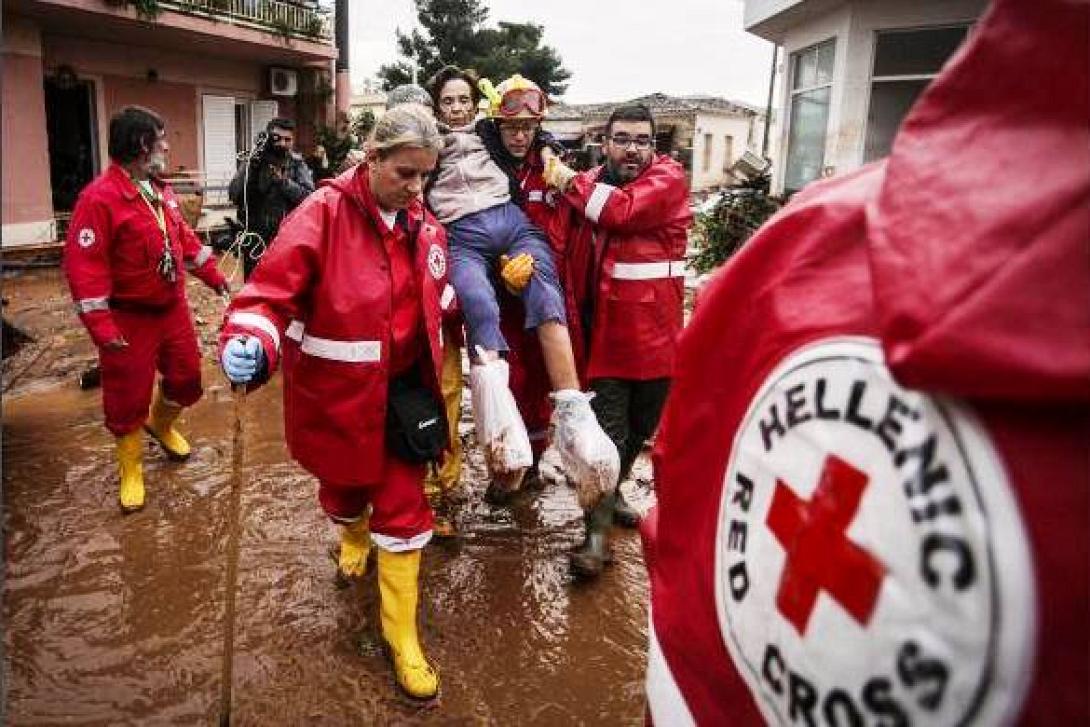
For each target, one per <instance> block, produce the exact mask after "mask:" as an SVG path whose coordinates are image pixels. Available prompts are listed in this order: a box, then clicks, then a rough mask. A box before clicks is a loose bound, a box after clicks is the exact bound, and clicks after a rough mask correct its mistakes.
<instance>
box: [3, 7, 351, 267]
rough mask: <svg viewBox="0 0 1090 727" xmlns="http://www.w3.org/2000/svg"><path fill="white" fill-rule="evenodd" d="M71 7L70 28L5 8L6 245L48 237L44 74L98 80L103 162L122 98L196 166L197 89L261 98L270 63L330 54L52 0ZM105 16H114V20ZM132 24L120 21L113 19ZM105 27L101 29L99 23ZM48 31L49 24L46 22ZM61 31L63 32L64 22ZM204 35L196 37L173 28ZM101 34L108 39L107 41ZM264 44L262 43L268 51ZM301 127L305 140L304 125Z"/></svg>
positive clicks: (175, 19) (225, 28) (297, 110)
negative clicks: (159, 125)
mask: <svg viewBox="0 0 1090 727" xmlns="http://www.w3.org/2000/svg"><path fill="white" fill-rule="evenodd" d="M53 4H54V5H56V6H58V7H65V8H68V9H69V10H70V11H71V12H72V13H73V14H72V16H71V22H70V23H69V24H68V25H65V26H60V25H58V24H57V23H55V22H54V23H49V24H46V25H41V26H40V25H39V23H40V21H38V20H35V19H33V18H30V17H26V16H21V15H17V14H16V13H15V12H12V11H10V10H9V9H8V8H5V9H4V12H3V41H4V48H3V52H4V55H3V99H2V100H3V175H2V176H3V234H4V245H5V246H9V245H10V244H12V243H15V244H25V243H28V242H48V241H51V240H52V239H53V238H52V234H53V230H54V227H55V226H54V222H53V209H52V191H51V188H50V176H49V142H48V137H47V131H46V109H45V92H44V89H43V83H44V80H45V78H47V77H52V76H53V75H54V74H55V73H56V72H57V69H58V68H59V67H61V66H67V67H70V68H71V69H72V70H73V71H74V72H75V75H76V77H77V78H78V79H80V80H85V81H90V82H91V83H92V84H93V87H94V104H95V117H96V119H95V120H96V131H97V142H98V151H99V154H98V157H99V162H100V171H101V168H104V167H105V166H106V165H107V164H108V163H109V155H108V151H107V149H108V131H109V119H110V116H111V115H112V114H113V113H115V112H116V111H117V110H118V109H120V108H121V107H123V106H125V105H128V104H138V105H142V106H147V107H149V108H152V109H154V110H156V111H157V112H159V113H160V114H161V115H162V116H163V117H164V119H165V120H166V123H167V133H168V135H169V139H170V143H171V158H170V163H171V169H172V171H173V170H178V169H180V168H185V169H189V170H191V169H198V168H200V167H201V166H202V164H203V159H202V157H203V138H202V129H203V122H202V104H201V97H202V95H203V94H216V95H225V96H233V97H235V98H240V99H260V98H266V97H267V94H266V93H265V89H266V78H265V73H266V71H267V68H268V66H270V65H281V66H288V67H299V66H304V65H311V66H314V67H326V66H327V65H328V63H329V60H330V59H332V58H333V57H334V56H335V49H333V48H332V47H331V46H328V45H327V44H317V43H311V42H308V41H301V40H296V41H293V43H292V45H291V46H290V49H289V48H288V47H285V46H284V45H283V44H282V42H281V41H280V40H279V39H277V38H275V36H273V35H271V34H269V33H264V32H260V31H257V30H253V29H249V28H240V27H236V26H233V25H231V24H228V23H217V24H215V27H214V32H210V31H209V29H208V25H209V21H207V20H204V19H200V18H194V17H189V16H185V15H183V14H176V13H169V12H168V13H164V14H163V15H161V16H160V17H159V19H158V20H157V22H156V25H155V27H154V29H153V30H152V31H151V32H149V31H148V29H147V26H146V24H145V23H143V22H138V19H137V18H136V16H135V15H134V12H133V11H132V10H131V8H120V7H114V6H111V5H109V4H107V3H104V2H102V0H55V1H54V3H53ZM105 16H114V19H109V18H106V17H105ZM122 16H125V17H129V18H130V21H131V22H127V24H126V23H122V24H120V25H118V24H117V23H118V22H119V21H117V20H116V18H118V17H122ZM100 19H101V20H102V21H105V22H109V23H114V24H115V25H114V26H111V27H112V28H115V29H116V30H117V32H116V33H106V34H104V33H103V32H102V28H101V27H99V28H98V31H97V32H92V33H88V34H89V35H96V36H98V37H96V38H91V37H83V33H84V31H85V29H87V28H89V27H92V26H96V27H97V24H98V23H99V22H100ZM102 27H105V26H102ZM43 28H47V29H43ZM62 28H63V29H62ZM182 31H185V32H190V33H192V32H201V33H203V34H204V35H202V36H201V37H198V38H196V40H195V42H190V41H183V40H180V39H179V38H180V36H179V32H182ZM102 38H108V39H106V40H103V39H102ZM264 49H268V52H267V53H266V52H265V50H264ZM278 101H279V107H280V113H281V114H282V115H284V116H287V117H289V118H295V119H297V120H298V119H309V118H315V117H318V118H320V116H321V115H322V114H320V113H319V111H320V110H319V109H317V108H313V107H315V99H313V98H311V97H309V96H308V97H304V96H298V97H296V98H280V99H278ZM306 126H307V125H306V124H304V125H303V127H302V128H301V129H300V131H301V132H302V133H300V134H299V137H300V139H299V141H300V142H301V143H307V138H309V136H310V135H311V134H310V130H309V129H307V128H306Z"/></svg>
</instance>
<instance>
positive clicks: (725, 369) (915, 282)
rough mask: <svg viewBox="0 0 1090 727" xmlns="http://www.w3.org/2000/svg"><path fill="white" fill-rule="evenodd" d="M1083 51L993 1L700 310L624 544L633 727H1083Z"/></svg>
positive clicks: (1088, 375)
mask: <svg viewBox="0 0 1090 727" xmlns="http://www.w3.org/2000/svg"><path fill="white" fill-rule="evenodd" d="M1088 28H1090V4H1087V3H1086V2H1067V1H1065V0H1042V1H1041V2H1035V3H1025V2H1020V1H1019V0H997V2H995V3H994V4H993V5H992V7H991V8H990V9H989V10H988V12H987V13H986V14H985V15H984V16H983V17H982V18H981V20H980V22H979V23H977V24H976V25H975V27H974V28H973V31H972V33H970V34H969V35H968V38H967V40H966V41H965V45H964V46H963V47H962V48H961V49H960V50H958V51H957V53H956V54H955V55H954V56H953V57H952V58H951V59H950V60H949V61H948V62H947V64H946V66H945V68H944V69H943V71H942V73H941V74H940V75H939V77H938V78H937V79H936V80H935V81H934V82H933V83H932V84H931V85H930V86H929V87H928V88H927V89H926V90H924V92H923V94H922V95H921V96H920V98H919V99H918V100H917V101H916V103H915V105H914V106H913V108H912V109H911V110H910V111H909V112H908V115H907V117H906V118H905V120H904V122H903V123H902V125H901V127H900V130H899V132H898V134H897V136H896V138H895V140H894V142H893V148H892V152H891V154H890V156H889V157H888V158H887V159H885V160H882V161H880V162H876V163H874V164H871V165H869V166H866V167H863V168H862V169H859V170H856V171H854V172H851V173H848V174H845V175H843V176H841V177H839V178H835V179H830V180H825V181H820V182H814V183H813V184H812V185H811V186H809V187H807V188H805V189H803V190H802V191H801V192H799V193H798V194H797V195H796V196H795V197H794V198H793V199H792V201H791V202H790V204H789V205H787V207H785V208H784V209H783V210H781V211H780V212H779V213H778V214H777V215H776V216H775V217H773V218H772V220H771V221H769V222H768V223H767V224H765V225H764V227H763V228H762V229H761V230H759V231H758V232H757V234H756V235H755V236H754V237H753V238H752V239H751V240H750V241H749V242H748V243H747V244H746V245H745V247H743V248H742V250H741V251H740V252H739V253H738V254H737V255H736V256H735V257H734V258H733V259H731V260H730V261H729V262H728V263H727V264H726V265H725V266H724V267H723V269H721V270H720V271H719V272H718V273H716V275H715V276H714V277H713V278H712V280H711V281H710V282H709V283H708V285H707V287H706V288H705V289H704V290H703V291H702V292H701V293H700V295H699V296H698V300H697V304H696V308H695V311H694V313H693V316H692V320H691V321H690V323H689V325H688V326H687V328H686V329H685V332H684V333H683V334H682V336H681V340H680V343H679V349H678V356H677V367H676V376H675V379H674V385H673V390H672V392H671V394H670V402H669V404H668V405H667V407H666V411H665V412H664V414H663V420H662V425H661V428H660V430H659V433H658V436H657V437H656V443H655V451H654V455H653V459H654V464H655V478H656V482H657V495H658V504H657V506H656V508H655V509H653V510H652V511H651V513H650V514H649V515H648V517H647V518H646V519H645V521H644V525H643V527H642V529H643V531H644V532H643V534H644V545H645V555H646V561H647V564H648V570H649V575H650V579H651V608H650V612H651V627H650V629H649V635H650V642H651V644H650V654H649V660H648V674H647V696H648V702H649V707H650V716H651V719H652V721H653V722H654V723H656V724H660V725H684V724H694V723H695V724H708V725H713V724H734V725H757V724H765V723H771V724H783V725H786V724H840V725H849V724H851V725H855V724H860V725H861V724H900V725H908V724H927V725H949V724H974V725H1002V724H1032V725H1061V724H1065V725H1066V724H1083V723H1085V722H1086V719H1087V715H1088V714H1090V700H1088V692H1087V688H1086V685H1087V681H1088V678H1090V669H1088V659H1090V656H1088V654H1090V652H1088V649H1087V643H1088V638H1090V632H1088V626H1087V623H1088V620H1087V614H1088V613H1090V583H1088V570H1087V562H1088V557H1090V538H1088V530H1090V529H1088V527H1087V513H1088V512H1090V487H1088V483H1090V459H1088V458H1087V443H1088V442H1090V304H1088V295H1090V244H1088V240H1090V238H1088V230H1090V128H1088V124H1087V119H1088V118H1090V78H1088V69H1090V64H1088V63H1087V59H1088V56H1090V44H1088V31H1087V29H1088ZM1026 159H1037V160H1046V161H1045V162H1044V166H1043V167H1042V168H1041V169H1040V173H1025V172H1024V170H1023V172H1020V173H1012V172H1011V170H1012V169H1014V168H1017V167H1019V166H1020V165H1021V164H1022V163H1023V162H1024V160H1026Z"/></svg>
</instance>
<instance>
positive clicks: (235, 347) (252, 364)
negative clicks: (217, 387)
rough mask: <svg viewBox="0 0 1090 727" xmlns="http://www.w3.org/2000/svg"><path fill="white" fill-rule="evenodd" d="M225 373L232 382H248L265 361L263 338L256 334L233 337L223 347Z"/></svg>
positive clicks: (222, 361)
mask: <svg viewBox="0 0 1090 727" xmlns="http://www.w3.org/2000/svg"><path fill="white" fill-rule="evenodd" d="M220 363H222V364H223V373H225V374H227V378H228V379H230V380H231V383H232V384H248V383H250V381H252V380H253V378H254V374H256V373H257V372H258V370H259V369H261V368H262V367H263V365H264V363H265V351H264V349H262V348H261V340H260V339H258V338H257V337H255V336H240V337H238V338H232V339H231V340H230V341H228V342H227V345H226V346H224V347H223V357H222V360H221V362H220Z"/></svg>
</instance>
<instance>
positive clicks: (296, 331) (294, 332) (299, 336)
mask: <svg viewBox="0 0 1090 727" xmlns="http://www.w3.org/2000/svg"><path fill="white" fill-rule="evenodd" d="M284 335H285V336H287V337H288V338H290V339H291V340H293V341H295V342H296V343H299V342H300V341H302V340H303V322H302V321H292V322H291V323H289V324H288V329H287V330H286V331H284Z"/></svg>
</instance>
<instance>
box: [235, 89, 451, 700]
mask: <svg viewBox="0 0 1090 727" xmlns="http://www.w3.org/2000/svg"><path fill="white" fill-rule="evenodd" d="M440 143H441V142H440V137H439V132H438V129H437V127H436V124H435V121H434V119H433V118H432V116H431V114H430V112H429V111H428V110H427V109H425V108H424V107H422V106H420V105H418V104H404V105H402V106H398V107H395V108H392V109H390V110H389V111H387V112H386V114H385V115H384V116H383V117H382V119H381V120H380V121H379V122H378V124H377V125H376V126H375V129H374V131H373V133H372V138H371V140H370V142H369V144H368V151H367V159H366V162H365V163H363V164H360V165H359V166H357V167H354V168H353V169H350V170H349V171H347V172H345V173H343V174H342V175H340V176H339V177H337V178H336V179H334V180H330V181H327V182H324V183H323V184H322V186H321V187H319V189H318V191H317V192H315V193H314V194H312V195H311V196H310V197H308V198H307V199H306V200H305V201H304V202H303V203H302V204H301V205H300V207H299V208H298V209H296V210H295V212H294V213H293V214H292V215H290V216H289V217H288V218H287V219H286V220H285V222H284V225H283V226H282V227H281V229H280V232H279V234H278V235H277V238H276V244H275V245H273V246H272V247H271V248H270V249H269V252H268V253H266V255H265V258H264V260H263V262H262V263H261V265H260V266H258V268H257V269H256V270H255V271H254V275H253V277H252V278H251V279H250V281H249V282H248V283H247V284H246V286H245V287H244V288H243V289H242V290H241V291H240V292H239V294H238V296H237V297H236V298H235V300H234V302H233V303H232V305H231V306H230V308H229V309H228V312H227V314H226V319H225V323H224V327H223V331H222V334H221V339H220V341H221V362H222V364H223V368H224V371H225V373H226V374H227V377H228V378H229V379H230V380H231V381H232V382H234V383H236V384H238V383H245V384H248V385H250V386H251V387H253V386H259V385H261V384H262V383H264V382H265V381H267V380H268V379H269V377H270V376H271V375H272V374H273V372H275V370H276V368H277V365H278V364H279V363H280V361H281V360H283V364H284V418H285V423H284V424H285V426H284V428H285V433H286V436H287V441H288V447H289V449H290V451H291V454H292V457H294V458H295V459H296V460H297V461H298V462H299V463H300V464H301V465H302V466H303V467H304V468H306V469H307V470H308V471H309V472H311V473H312V474H313V475H314V476H315V477H317V478H318V480H319V489H318V500H319V503H320V504H321V506H322V508H323V509H324V510H325V512H326V513H327V515H329V517H330V518H331V519H332V520H333V521H334V522H337V523H340V524H341V525H342V526H343V528H344V529H343V534H342V541H341V550H340V568H341V570H342V572H347V573H354V574H356V575H361V576H362V575H363V573H364V571H365V569H366V566H367V558H368V555H369V552H370V550H371V545H372V543H373V544H374V545H375V546H377V551H378V552H377V563H378V584H379V591H380V596H381V624H382V635H383V638H384V639H385V642H386V644H387V645H388V646H389V650H390V655H391V657H392V660H393V668H394V672H395V675H396V679H397V684H398V685H399V687H400V688H401V689H402V690H403V691H404V692H405V693H406V694H407V695H409V696H410V697H413V698H415V699H421V700H430V699H432V698H434V697H435V696H436V695H437V693H438V690H439V675H438V673H437V671H436V670H435V668H434V667H433V666H432V665H431V664H429V662H428V660H427V659H426V658H425V656H424V652H423V650H422V648H421V645H420V641H419V636H418V632H417V610H418V609H417V605H418V599H419V584H418V578H419V572H420V556H421V550H422V548H423V547H424V546H425V545H426V544H427V543H428V541H429V540H430V539H431V537H432V523H433V519H432V512H431V509H430V508H429V507H428V502H427V499H426V498H425V495H424V490H423V481H424V476H425V467H426V464H425V462H426V461H427V459H428V458H432V459H434V458H435V457H438V456H439V455H440V454H441V451H433V452H431V453H430V454H429V455H427V457H425V458H421V457H417V456H416V455H417V454H419V453H418V452H415V451H408V452H407V451H405V445H406V442H408V443H409V444H412V441H414V440H412V437H413V436H415V434H414V433H413V432H415V431H416V430H423V431H425V432H433V433H438V432H445V430H446V421H445V417H444V416H443V411H442V407H441V398H440V393H439V372H440V370H441V366H442V360H443V356H442V340H441V334H440V327H441V325H442V320H441V319H442V313H443V310H442V309H443V306H444V305H446V306H448V307H449V306H450V305H453V298H454V296H453V294H452V293H451V292H450V289H449V287H448V284H447V269H448V261H447V250H446V237H445V233H444V231H443V228H442V227H441V226H440V225H439V224H438V223H437V222H436V220H435V219H434V218H433V217H432V216H431V215H430V214H429V213H428V212H426V211H425V210H424V208H423V206H422V203H421V200H420V193H421V190H422V188H423V185H424V182H425V180H426V179H427V177H428V174H429V173H430V172H431V171H432V169H433V168H434V166H435V164H436V159H437V152H438V149H439V145H440ZM406 395H408V398H406ZM405 401H410V402H413V403H412V407H413V408H411V409H405V408H403V406H402V403H403V402H405ZM405 411H409V412H410V413H411V412H412V411H417V412H421V411H423V412H425V414H424V415H423V416H420V417H418V421H414V422H413V423H412V426H411V430H412V431H410V432H408V433H406V432H405V431H404V429H403V428H402V429H398V428H397V427H400V424H401V423H404V422H402V421H401V419H400V417H401V416H402V414H403V413H404V412H405ZM391 423H393V424H394V425H396V426H395V427H394V428H392V424H391ZM444 439H445V438H444ZM410 449H411V448H410ZM410 455H411V456H410Z"/></svg>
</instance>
